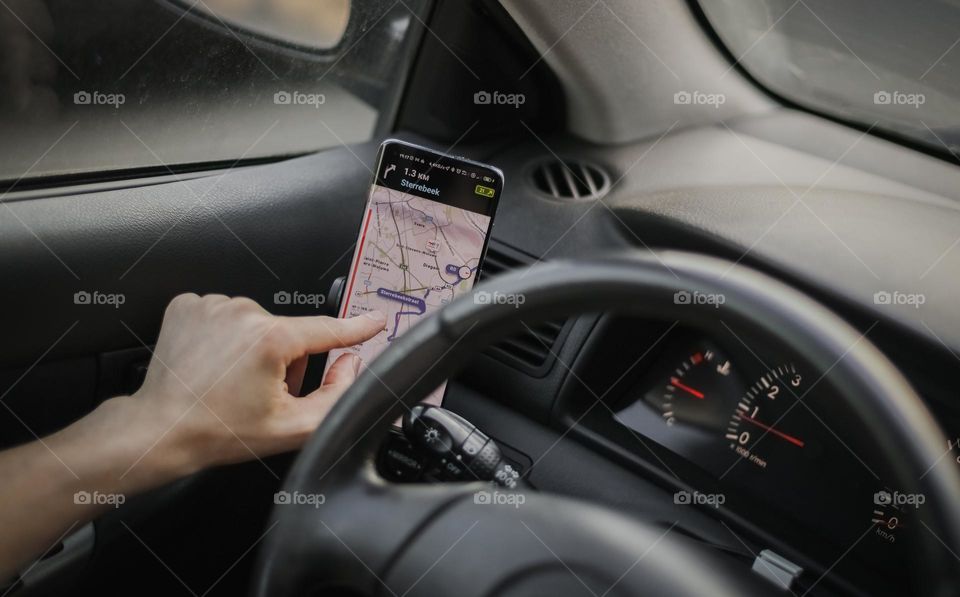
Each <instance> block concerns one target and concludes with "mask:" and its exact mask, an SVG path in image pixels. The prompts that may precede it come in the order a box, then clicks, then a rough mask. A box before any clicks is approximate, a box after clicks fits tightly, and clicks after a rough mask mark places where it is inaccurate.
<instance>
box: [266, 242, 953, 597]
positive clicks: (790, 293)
mask: <svg viewBox="0 0 960 597" xmlns="http://www.w3.org/2000/svg"><path fill="white" fill-rule="evenodd" d="M678 290H687V291H690V292H700V293H722V294H723V295H724V297H725V302H724V304H723V305H722V307H721V310H720V314H721V317H722V319H724V320H725V321H727V322H730V323H732V324H733V325H734V326H737V327H738V328H739V329H750V330H755V331H756V332H757V333H759V334H763V335H766V336H769V337H777V338H779V339H780V340H781V341H782V342H784V343H785V344H786V345H787V346H788V347H789V348H790V349H791V350H793V351H795V352H796V353H797V354H799V355H802V356H803V357H804V358H806V359H807V360H808V361H809V362H810V364H811V365H812V366H814V367H816V368H817V369H818V370H821V371H826V370H828V369H829V370H830V371H831V379H832V383H833V385H834V387H835V388H836V389H837V392H838V395H839V396H841V397H842V398H843V400H844V401H845V402H846V403H847V405H848V406H849V407H850V408H851V409H852V411H853V412H854V413H855V414H856V415H857V416H858V417H859V418H861V419H862V420H863V421H864V424H865V425H866V426H867V427H868V428H869V429H870V430H871V431H872V432H873V433H876V434H878V437H885V438H886V439H887V441H885V442H880V444H879V445H878V446H877V447H878V450H879V451H880V452H881V456H882V457H883V458H884V459H885V460H886V461H887V462H888V463H889V464H890V469H891V473H892V474H893V479H892V481H893V482H895V483H896V484H897V485H898V486H899V487H900V488H901V489H902V490H903V491H909V492H914V493H923V494H925V496H926V498H927V499H926V503H925V505H924V507H923V508H921V509H920V510H919V511H918V515H919V516H920V519H921V520H922V521H923V523H924V524H926V525H927V526H928V527H930V528H936V529H938V533H937V537H936V538H935V537H933V536H932V534H931V535H929V536H925V540H923V541H921V550H918V551H919V553H920V554H921V555H920V556H919V557H918V558H917V564H918V566H920V567H921V568H920V572H921V574H919V575H917V576H918V577H919V578H921V579H926V580H927V581H928V582H931V583H932V584H933V586H924V587H923V589H924V590H925V591H926V592H925V593H924V594H935V593H934V591H937V592H939V593H940V594H944V595H946V594H953V593H950V591H951V589H949V588H948V587H950V586H954V587H955V586H956V584H955V583H950V582H942V581H940V579H942V578H943V577H944V575H945V574H947V573H945V571H949V570H952V568H951V567H950V566H948V565H947V564H946V561H945V560H944V558H945V557H946V550H943V549H942V548H941V547H940V545H939V544H937V543H936V540H938V541H942V542H943V545H944V546H947V547H948V548H949V549H951V550H954V551H960V548H958V546H960V499H957V498H960V474H958V472H957V470H956V469H955V467H953V466H949V463H947V462H945V461H944V462H941V461H940V458H939V457H940V456H941V452H942V446H943V441H944V440H945V436H944V434H943V433H942V431H941V430H940V429H939V427H938V426H937V424H936V422H935V420H934V419H933V417H932V416H931V414H930V413H929V411H928V410H927V408H926V406H925V405H924V403H923V401H922V400H921V399H920V398H919V397H918V396H917V394H916V393H915V392H914V390H913V389H912V388H911V387H910V385H909V384H908V382H907V381H906V380H905V379H904V378H903V376H902V375H901V374H900V373H899V371H898V370H897V369H896V367H895V366H894V365H893V364H892V363H890V361H889V360H887V359H886V357H885V356H883V354H882V353H880V351H879V350H878V349H877V348H876V347H874V346H873V345H872V344H871V343H870V342H869V341H868V340H866V339H865V338H862V337H861V335H860V334H859V333H858V332H857V331H856V330H855V329H854V328H852V327H851V326H850V325H849V324H847V323H846V322H844V321H843V320H842V319H840V318H839V317H838V316H836V315H834V314H833V313H832V312H830V311H829V310H827V309H826V308H825V307H823V306H821V305H819V304H818V303H816V302H814V301H813V300H811V299H809V298H808V297H806V296H805V295H803V294H801V293H799V292H798V291H796V290H794V289H792V288H790V287H788V286H786V285H784V284H782V283H780V282H778V281H776V280H774V279H772V278H770V277H768V276H766V275H764V274H761V273H759V272H756V271H754V270H751V269H748V268H746V267H744V266H740V265H734V264H732V263H730V262H728V261H725V260H720V259H716V258H713V257H706V256H702V255H697V254H692V253H684V252H675V251H664V252H657V253H645V254H642V255H634V254H630V255H617V256H610V257H604V258H597V259H591V260H587V261H579V262H573V263H569V262H562V261H556V262H550V263H543V264H539V265H536V266H534V267H532V268H530V269H529V270H526V271H521V272H514V273H511V274H507V275H504V276H501V277H498V278H496V279H494V280H491V281H489V282H486V283H483V284H481V285H480V286H478V287H477V288H476V289H475V290H474V292H473V294H474V295H476V294H478V293H481V292H486V293H491V295H492V293H494V292H498V293H501V294H503V295H507V296H523V297H524V299H525V300H524V301H523V302H522V303H521V304H517V302H516V301H511V302H509V303H505V302H498V301H492V302H484V301H475V300H471V299H470V297H464V298H462V299H460V300H458V301H455V302H454V303H452V304H451V305H449V306H448V307H447V308H445V309H443V310H442V311H441V312H439V313H438V314H437V315H436V316H434V317H431V318H428V319H426V320H424V321H423V322H421V323H419V324H418V325H417V326H415V327H414V328H412V329H411V330H410V331H409V332H407V333H406V334H405V335H404V336H402V337H401V338H399V339H398V340H396V341H395V342H393V343H392V344H391V346H390V347H389V348H388V349H387V350H385V351H384V352H383V353H382V354H381V355H380V357H378V358H377V359H376V360H375V361H374V362H373V363H371V364H370V366H369V367H368V369H367V370H365V371H364V373H362V374H361V376H360V377H359V378H358V379H357V381H356V382H355V383H354V385H353V386H351V388H350V389H349V390H348V391H347V392H346V393H345V394H344V395H343V396H342V397H341V399H340V401H339V402H338V403H337V405H336V406H335V407H334V408H333V409H332V410H331V412H330V414H329V415H328V417H327V419H326V420H325V421H324V422H323V423H322V424H321V425H320V427H318V429H317V431H316V432H315V433H314V435H313V436H312V438H311V439H310V440H309V442H308V443H307V444H306V446H305V447H304V449H303V451H302V452H301V454H300V455H299V457H298V458H297V460H296V462H295V463H294V466H293V468H292V469H291V471H290V473H289V475H288V477H287V479H286V481H285V483H284V487H283V491H284V492H287V493H289V494H293V493H295V492H301V493H304V494H307V495H311V494H313V495H316V494H322V495H323V496H324V499H325V501H324V503H323V505H322V506H321V507H322V508H323V510H322V514H321V513H319V512H318V510H319V508H314V507H313V506H315V505H316V503H315V501H314V502H313V504H311V503H309V501H308V503H305V504H299V505H297V504H284V505H278V506H276V507H275V508H274V513H273V526H276V527H277V529H276V530H275V531H274V532H272V533H268V534H267V536H266V537H265V539H264V542H263V543H264V544H263V547H262V550H261V553H260V557H259V559H258V564H257V568H256V571H255V573H256V576H255V580H256V585H255V589H256V591H255V592H256V594H257V595H262V596H266V595H270V596H272V597H273V596H278V595H280V596H283V595H293V594H302V593H303V591H304V589H305V588H306V587H310V586H315V585H316V584H317V583H324V584H331V585H334V586H341V587H349V588H351V589H353V590H360V591H364V592H365V593H364V594H366V592H369V593H370V594H373V593H374V592H377V591H381V590H382V589H383V588H384V587H386V588H387V590H388V591H389V592H393V591H392V589H391V588H390V586H389V583H391V582H394V581H393V580H392V579H393V578H396V577H398V572H397V570H398V567H400V565H401V563H402V562H403V561H404V560H403V558H402V556H403V555H404V552H405V551H407V552H416V549H415V547H417V548H419V547H418V546H420V545H422V542H419V543H418V542H417V541H416V539H417V537H418V536H420V535H423V534H425V533H429V532H432V530H433V529H434V528H436V526H437V525H436V524H435V521H436V520H437V519H438V518H445V517H447V516H453V515H452V514H449V513H452V512H458V511H459V510H461V509H462V505H463V504H465V503H467V502H468V501H469V500H468V498H469V496H471V495H473V494H474V493H475V492H477V491H479V490H481V489H482V488H483V485H481V484H478V483H465V484H455V485H426V486H425V485H395V484H390V483H387V482H385V481H383V480H382V479H380V478H379V477H378V475H377V474H376V472H375V468H374V465H373V460H372V455H373V454H374V452H375V449H376V447H377V445H379V443H380V441H381V440H382V437H383V435H384V433H385V432H386V431H387V430H388V428H389V426H390V425H391V423H392V422H393V421H394V420H395V419H396V417H397V416H399V415H400V414H402V412H403V409H404V408H409V407H410V406H412V405H413V404H415V403H416V402H418V401H419V400H420V399H422V398H423V397H424V396H426V395H427V394H428V393H429V392H430V391H431V390H432V389H433V388H435V387H437V386H438V385H439V384H440V383H441V382H442V381H443V380H445V379H447V378H449V377H450V376H451V375H452V374H454V373H455V372H456V371H457V370H458V369H459V368H460V367H462V366H463V365H464V364H465V363H466V362H467V360H468V358H469V357H470V355H471V354H473V353H474V352H475V351H476V350H477V349H478V348H479V347H482V346H485V345H487V344H489V343H491V342H492V341H494V340H496V339H498V338H499V337H500V336H502V335H503V334H504V333H506V332H509V331H510V330H511V329H515V326H516V323H517V322H518V321H523V322H526V323H527V324H532V323H534V322H537V321H541V320H545V319H549V318H552V317H556V316H558V315H572V314H576V313H581V312H591V311H593V312H596V311H616V312H620V313H628V312H633V313H637V314H642V315H647V316H650V317H657V318H671V319H684V320H685V321H688V322H692V323H698V324H701V325H703V326H704V327H707V328H710V327H715V321H716V320H717V319H718V311H717V309H716V308H715V306H714V305H678V304H676V302H675V301H674V293H676V292H677V291H678ZM574 312H575V313H574ZM412 360H413V361H416V362H418V363H422V364H423V367H427V369H426V370H425V371H422V372H421V371H420V369H421V368H423V367H420V368H417V367H411V365H410V363H411V361H412ZM851 397H861V398H862V397H871V398H872V399H870V400H857V399H855V398H851ZM930 463H937V464H934V465H933V466H932V467H931V466H930ZM924 471H926V472H925V473H924ZM536 500H537V503H536V506H537V507H536V508H533V509H526V510H525V512H526V513H525V516H531V515H532V513H535V512H537V511H541V512H553V513H556V512H559V511H564V512H567V510H570V512H572V513H575V512H576V508H581V509H583V511H584V512H586V511H587V510H589V511H590V517H586V518H583V517H581V518H582V520H581V521H580V522H579V523H578V524H579V525H580V526H571V527H570V528H568V529H566V530H567V531H569V532H570V533H573V534H574V535H576V536H577V537H578V538H579V539H580V540H583V541H587V542H591V541H598V542H599V546H595V549H598V550H600V551H603V550H609V553H607V552H604V553H605V555H606V557H608V558H612V559H614V560H618V559H619V558H617V557H616V556H617V555H618V554H617V553H616V552H617V550H618V549H628V548H631V547H632V548H634V549H642V548H643V546H644V545H646V546H647V547H648V548H649V547H650V536H649V532H648V531H650V529H649V528H646V529H645V528H643V526H642V525H639V524H638V523H634V522H629V521H628V520H626V517H622V519H621V520H620V521H619V522H618V523H617V524H619V525H632V526H633V527H634V528H633V529H632V530H631V533H635V534H636V535H637V536H639V537H640V538H641V540H640V541H639V542H635V543H636V544H635V545H632V546H631V545H619V544H610V543H604V540H603V538H602V537H595V536H594V534H591V533H590V531H589V529H586V528H584V525H585V524H586V523H585V522H583V521H584V520H590V519H595V517H598V516H599V517H602V516H604V514H603V511H601V510H600V509H598V508H596V507H591V506H586V505H582V504H579V503H577V505H576V508H574V507H572V506H570V505H569V504H568V503H567V502H572V500H564V499H561V498H553V497H548V496H538V497H537V498H536ZM571 508H572V509H571ZM358 514H360V515H361V516H362V518H357V515H358ZM480 515H482V516H484V517H489V518H485V519H486V520H489V521H490V522H491V524H498V523H500V522H502V521H504V520H508V519H509V518H510V513H509V512H508V511H506V510H503V509H488V510H485V511H483V513H482V514H480ZM570 515H571V516H573V514H570ZM461 516H462V515H461ZM469 516H478V514H477V511H472V513H471V514H469ZM578 520H580V519H578ZM331 525H334V526H336V527H337V529H338V530H334V528H333V527H332V526H331ZM337 525H339V526H337ZM273 526H271V528H273ZM448 526H449V525H448ZM505 532H510V531H509V528H507V530H506V531H505ZM531 532H532V531H531ZM623 534H624V535H625V534H627V533H623ZM348 535H349V536H348ZM514 539H517V540H519V538H516V537H514ZM682 541H683V540H682V539H679V538H678V539H676V540H674V539H670V542H669V549H670V550H681V551H682V550H685V549H689V548H690V546H686V545H683V544H682ZM421 551H422V550H421ZM387 552H389V553H387ZM571 553H575V552H572V551H571ZM697 557H698V558H706V560H705V561H708V562H709V557H710V556H709V555H708V554H706V553H698V554H697ZM407 559H408V560H410V559H411V558H407ZM416 559H417V558H413V560H416ZM659 563H660V564H663V562H659ZM654 564H657V562H654ZM649 568H650V566H647V569H646V570H645V573H646V574H647V577H646V578H643V577H638V580H633V579H632V578H631V579H626V580H625V581H624V582H625V583H626V586H627V587H628V588H631V589H642V588H643V587H646V586H649V585H651V584H652V585H654V586H656V585H659V584H660V583H661V582H665V583H667V584H668V585H670V590H671V592H672V593H675V594H697V589H698V587H699V588H701V589H702V585H698V584H697V583H692V582H691V578H690V577H693V576H697V575H690V574H689V571H688V570H687V572H686V574H679V573H673V572H669V573H668V576H669V578H666V579H664V578H660V577H656V578H653V579H652V580H651V577H650V575H651V574H654V573H656V571H657V570H658V568H657V567H656V566H654V567H653V570H650V569H649ZM951 574H952V578H953V580H954V581H955V580H956V577H957V573H956V571H955V570H954V571H953V572H952V573H951ZM704 575H705V576H706V578H709V579H710V582H711V585H710V586H711V587H713V588H714V589H718V590H716V591H711V592H713V593H714V594H722V593H725V592H727V590H729V591H730V594H737V593H739V594H748V593H753V594H756V591H757V590H758V588H757V586H756V585H754V584H750V583H751V582H752V581H753V579H750V580H748V581H746V583H741V582H739V581H735V580H734V579H730V578H726V577H725V575H724V574H723V573H722V572H721V568H720V567H719V566H710V567H706V568H704V569H701V570H700V571H699V576H701V577H703V576H704ZM403 576H404V575H403V574H399V577H403ZM435 576H436V575H435ZM635 576H636V575H635ZM384 577H387V580H384ZM421 578H422V577H421ZM946 578H947V579H949V578H951V577H950V576H947V577H946ZM671 580H672V581H675V582H674V583H673V584H672V585H671V584H670V583H671ZM481 581H482V579H477V582H481ZM581 582H582V581H581ZM637 583H642V584H637ZM398 586H399V587H400V590H401V591H402V590H409V589H408V588H407V587H405V586H402V585H398ZM427 586H435V583H434V585H430V584H429V583H428V584H425V585H421V587H420V588H425V587H427ZM499 586H501V588H503V585H502V584H501V585H499ZM660 586H661V587H662V588H661V589H660V590H663V587H664V586H663V585H660ZM410 588H413V587H410ZM471 588H473V589H476V590H474V591H472V592H470V594H476V595H481V594H493V593H483V592H482V591H480V589H479V588H478V587H476V586H472V587H471ZM720 589H722V590H720ZM483 590H488V588H485V589H483ZM504 590H505V589H504ZM460 593H461V594H466V593H464V592H462V591H461V592H460ZM411 594H417V592H416V591H414V592H413V593H411ZM497 594H500V593H499V592H498V593H497Z"/></svg>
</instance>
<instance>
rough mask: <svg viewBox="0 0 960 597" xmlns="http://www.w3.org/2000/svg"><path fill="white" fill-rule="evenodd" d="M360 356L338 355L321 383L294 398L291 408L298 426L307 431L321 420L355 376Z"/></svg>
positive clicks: (312, 428)
mask: <svg viewBox="0 0 960 597" xmlns="http://www.w3.org/2000/svg"><path fill="white" fill-rule="evenodd" d="M360 363H361V361H360V357H358V356H357V355H355V354H352V353H349V352H348V353H346V354H342V355H340V357H339V358H338V359H337V360H336V361H334V363H333V365H331V366H330V369H329V370H328V371H327V376H326V377H325V378H324V380H323V384H322V385H321V386H320V387H319V388H317V389H316V390H314V391H312V392H310V393H309V394H307V395H306V396H304V397H303V398H296V399H295V400H294V404H295V405H296V408H295V409H294V410H293V412H295V413H296V414H295V415H294V416H295V418H296V420H297V423H296V424H297V425H298V426H303V427H304V429H305V430H306V432H307V433H310V432H312V431H313V430H314V429H316V428H317V426H318V425H320V423H321V422H323V419H324V418H326V416H327V413H328V412H330V409H331V408H333V405H334V404H335V403H336V402H337V399H338V398H340V395H341V394H343V393H344V392H345V391H346V390H347V388H349V387H350V384H352V383H353V381H354V380H355V379H356V378H357V373H358V372H359V370H360Z"/></svg>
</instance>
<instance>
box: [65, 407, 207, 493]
mask: <svg viewBox="0 0 960 597" xmlns="http://www.w3.org/2000/svg"><path fill="white" fill-rule="evenodd" d="M156 404H157V401H155V400H151V399H148V396H146V395H143V394H141V393H139V392H138V393H137V394H135V395H133V396H120V397H117V398H111V399H109V400H107V401H105V402H103V403H102V404H100V405H99V406H98V407H97V408H96V409H95V410H94V411H93V412H92V413H91V414H90V415H89V416H88V417H86V418H84V419H82V420H81V421H79V422H77V423H76V424H75V425H74V426H71V428H68V429H66V430H64V431H65V432H66V434H67V437H66V438H64V439H65V440H66V443H67V444H69V446H70V447H68V448H67V449H68V450H72V448H73V447H74V446H78V449H75V450H72V451H73V452H74V453H77V454H81V455H83V456H81V457H82V458H83V461H82V462H80V463H79V464H78V465H77V468H78V469H79V470H77V474H78V476H79V477H80V478H81V479H82V480H84V481H85V484H86V482H90V483H92V485H94V486H96V487H104V488H111V489H112V490H113V491H116V492H119V493H127V492H129V493H136V492H140V491H145V490H147V489H151V488H153V487H157V486H159V485H163V484H164V483H167V482H170V481H173V480H175V479H177V478H180V477H182V476H186V475H188V474H190V473H192V472H195V471H196V470H197V469H198V468H199V467H198V466H197V465H196V462H195V458H193V457H192V455H191V454H189V453H188V451H187V450H186V449H185V447H184V446H183V442H180V441H179V440H178V437H179V434H178V430H177V429H176V426H177V422H178V419H177V416H176V415H172V414H167V413H163V412H158V409H157V408H156Z"/></svg>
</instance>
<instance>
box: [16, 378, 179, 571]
mask: <svg viewBox="0 0 960 597" xmlns="http://www.w3.org/2000/svg"><path fill="white" fill-rule="evenodd" d="M149 419H150V417H149V416H148V413H146V412H144V411H143V408H142V407H141V406H140V405H139V404H137V400H136V399H134V398H129V397H125V398H115V399H113V400H109V401H107V402H106V403H104V404H103V405H101V406H100V407H99V408H97V409H96V410H95V411H94V412H93V413H91V414H90V415H88V416H87V417H84V418H83V419H81V420H79V421H77V422H76V423H74V424H73V425H71V426H69V427H67V428H66V429H64V430H62V431H60V432H58V433H56V434H54V435H51V436H49V437H47V438H44V439H42V440H38V441H33V442H30V443H28V444H25V445H22V446H19V447H16V448H13V449H10V450H6V451H4V452H0V479H3V480H4V489H3V492H2V495H0V528H2V529H4V537H3V540H2V541H0V582H3V581H5V580H8V579H10V578H11V577H13V575H14V574H15V573H16V572H17V570H19V569H21V568H22V567H23V566H24V565H26V564H27V563H29V562H30V561H31V560H33V559H35V558H37V557H39V556H41V555H42V554H43V553H44V552H45V551H47V550H48V549H50V548H51V547H53V546H54V545H55V544H56V543H57V542H58V541H59V540H60V539H62V538H63V536H65V535H66V534H67V533H69V532H70V531H71V530H74V529H76V528H79V527H80V526H82V525H83V524H84V523H86V522H88V521H90V520H92V519H93V518H95V517H96V516H98V515H99V514H101V513H102V512H104V511H105V510H107V509H109V508H114V507H118V505H119V504H121V503H123V502H124V501H126V499H127V498H128V497H129V496H132V495H133V494H134V493H137V492H139V491H143V490H145V489H148V488H150V487H152V486H157V485H160V484H162V483H164V482H166V481H169V480H171V479H173V478H175V477H177V476H179V475H181V474H183V473H184V472H189V471H187V470H186V467H185V465H184V464H182V463H181V462H180V461H179V459H178V458H176V455H174V454H170V453H169V449H168V448H167V447H166V446H167V442H164V441H163V439H162V436H163V433H164V431H165V430H164V429H161V428H159V425H156V424H154V423H151V421H150V420H149ZM168 435H169V434H168ZM158 439H159V440H160V441H158Z"/></svg>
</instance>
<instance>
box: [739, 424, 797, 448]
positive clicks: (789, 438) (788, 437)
mask: <svg viewBox="0 0 960 597" xmlns="http://www.w3.org/2000/svg"><path fill="white" fill-rule="evenodd" d="M741 418H742V419H743V420H744V421H746V422H748V423H753V424H754V425H756V426H757V427H759V428H760V429H763V430H764V431H767V432H768V433H772V434H774V435H776V436H777V437H782V438H783V439H785V440H787V441H788V442H790V443H791V444H793V445H795V446H800V447H801V448H802V447H803V440H799V439H797V438H795V437H793V436H792V435H787V434H786V433H784V432H782V431H780V430H779V429H774V428H773V427H771V426H769V425H766V424H764V423H761V422H760V421H758V420H756V419H752V418H750V417H741Z"/></svg>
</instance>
